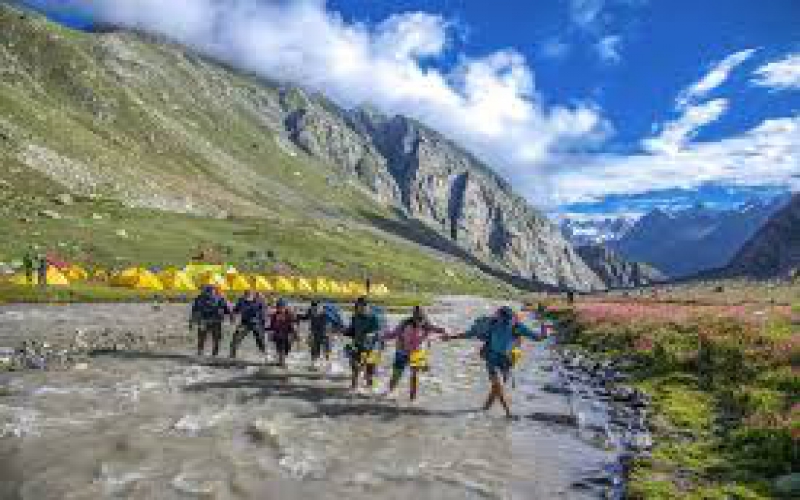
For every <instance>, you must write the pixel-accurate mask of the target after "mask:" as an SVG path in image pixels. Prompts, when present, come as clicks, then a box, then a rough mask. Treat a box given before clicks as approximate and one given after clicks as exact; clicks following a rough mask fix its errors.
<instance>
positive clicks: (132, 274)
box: [111, 267, 144, 287]
mask: <svg viewBox="0 0 800 500" xmlns="http://www.w3.org/2000/svg"><path fill="white" fill-rule="evenodd" d="M143 270H144V269H141V268H138V267H129V268H127V269H123V270H122V271H121V272H119V273H117V274H115V275H114V276H112V277H111V284H112V285H113V286H124V287H133V286H134V285H135V284H136V283H137V282H138V281H139V273H140V272H141V271H143Z"/></svg>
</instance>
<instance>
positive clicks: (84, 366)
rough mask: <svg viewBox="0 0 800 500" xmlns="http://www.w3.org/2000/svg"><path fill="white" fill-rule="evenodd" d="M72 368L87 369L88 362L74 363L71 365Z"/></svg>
mask: <svg viewBox="0 0 800 500" xmlns="http://www.w3.org/2000/svg"><path fill="white" fill-rule="evenodd" d="M72 368H73V369H74V370H88V369H89V363H76V364H75V366H73V367H72Z"/></svg>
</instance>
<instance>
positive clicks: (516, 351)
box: [511, 347, 522, 367]
mask: <svg viewBox="0 0 800 500" xmlns="http://www.w3.org/2000/svg"><path fill="white" fill-rule="evenodd" d="M520 361H522V349H520V348H519V347H514V348H513V349H511V366H512V367H514V366H517V364H518V363H519V362H520Z"/></svg>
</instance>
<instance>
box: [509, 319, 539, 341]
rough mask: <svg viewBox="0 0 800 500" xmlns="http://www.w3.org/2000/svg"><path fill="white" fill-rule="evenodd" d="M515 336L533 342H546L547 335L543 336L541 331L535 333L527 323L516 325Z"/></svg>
mask: <svg viewBox="0 0 800 500" xmlns="http://www.w3.org/2000/svg"><path fill="white" fill-rule="evenodd" d="M514 334H515V335H517V336H519V337H525V338H528V339H531V340H535V341H538V340H544V339H545V338H546V335H542V332H541V331H538V332H536V331H534V330H532V329H531V328H530V327H529V326H528V325H526V324H525V323H517V324H515V325H514Z"/></svg>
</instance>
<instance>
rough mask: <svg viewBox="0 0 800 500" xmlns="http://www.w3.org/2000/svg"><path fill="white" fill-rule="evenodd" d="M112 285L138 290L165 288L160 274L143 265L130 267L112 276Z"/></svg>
mask: <svg viewBox="0 0 800 500" xmlns="http://www.w3.org/2000/svg"><path fill="white" fill-rule="evenodd" d="M111 285H112V286H118V287H123V288H134V289H137V290H163V289H164V285H163V284H162V283H161V280H159V279H158V276H156V275H155V274H153V273H151V272H150V271H148V270H147V269H145V268H143V267H129V268H128V269H125V270H123V271H122V272H120V273H119V274H117V275H114V276H112V277H111Z"/></svg>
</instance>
